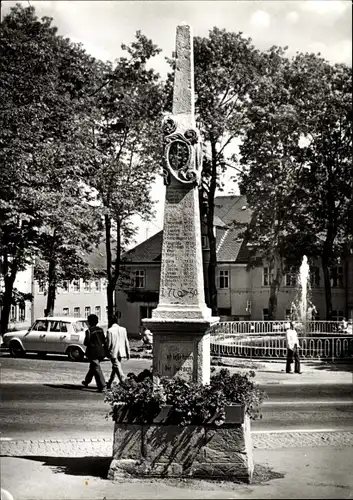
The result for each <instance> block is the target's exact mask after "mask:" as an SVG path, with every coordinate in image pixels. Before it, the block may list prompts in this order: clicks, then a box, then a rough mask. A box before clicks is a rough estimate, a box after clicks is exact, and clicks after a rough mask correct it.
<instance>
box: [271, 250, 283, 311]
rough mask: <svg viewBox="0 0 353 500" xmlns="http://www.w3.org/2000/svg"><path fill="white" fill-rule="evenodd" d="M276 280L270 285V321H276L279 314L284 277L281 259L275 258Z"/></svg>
mask: <svg viewBox="0 0 353 500" xmlns="http://www.w3.org/2000/svg"><path fill="white" fill-rule="evenodd" d="M271 267H272V266H270V277H271ZM273 268H274V271H275V273H274V278H273V280H271V283H270V296H269V299H268V319H269V320H275V319H276V314H277V297H278V291H279V289H280V286H281V281H282V277H283V270H282V261H281V259H280V258H279V257H275V258H274V266H273Z"/></svg>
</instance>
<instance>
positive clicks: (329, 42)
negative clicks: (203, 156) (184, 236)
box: [2, 0, 352, 243]
mask: <svg viewBox="0 0 353 500" xmlns="http://www.w3.org/2000/svg"><path fill="white" fill-rule="evenodd" d="M16 3H20V4H22V5H24V6H28V5H33V6H34V7H35V8H36V12H37V15H38V16H39V17H42V16H49V17H52V18H53V24H54V25H55V26H57V28H58V32H59V34H61V35H63V36H67V37H69V38H70V39H71V40H72V41H74V42H81V43H82V44H83V45H84V47H85V48H86V50H87V52H89V53H90V54H91V55H92V56H94V57H96V58H98V59H102V60H111V61H114V60H115V59H116V58H118V57H120V56H121V55H122V54H123V51H122V50H121V44H122V43H125V44H129V43H130V42H132V41H133V39H134V36H135V33H136V31H138V30H141V32H142V33H143V34H144V35H146V36H148V37H149V38H151V39H152V40H153V42H154V43H155V44H157V45H158V46H159V47H160V48H161V49H162V53H161V54H160V55H159V56H157V57H156V58H155V59H154V61H153V67H154V68H155V69H156V70H157V71H158V72H159V73H160V74H161V76H162V77H165V76H166V74H167V71H168V65H167V63H166V61H165V59H164V58H165V57H171V55H172V51H173V50H174V45H175V30H176V26H177V25H178V24H181V23H182V22H186V23H187V24H190V25H191V26H192V30H193V34H194V36H207V35H208V32H209V30H211V29H212V28H213V27H214V26H216V27H218V28H221V29H222V28H225V29H226V30H228V31H233V32H236V33H237V32H239V31H241V32H243V35H244V36H246V37H250V38H251V39H252V43H253V44H254V45H255V46H256V47H257V48H259V49H261V50H266V49H269V48H270V47H271V46H273V45H278V46H282V47H284V46H288V55H294V54H295V53H296V52H297V51H299V52H315V53H320V54H321V56H322V57H324V58H325V59H327V60H328V61H330V62H331V63H345V64H348V65H350V66H351V65H352V5H351V2H350V1H346V0H290V1H289V0H288V1H287V0H271V1H268V0H264V1H262V0H245V1H241V0H229V1H217V0H212V1H203V0H198V1H188V0H183V1H173V0H160V1H148V0H144V1H137V0H135V1H126V0H115V1H113V0H99V1H93V0H92V1H86V0H80V1H66V0H57V1H32V0H26V1H17V2H15V1H8V0H5V1H3V2H2V17H3V16H4V15H5V14H6V13H7V12H8V11H9V9H10V7H11V6H12V5H15V4H16ZM232 175H233V172H228V173H227V174H226V179H225V180H226V181H228V182H227V186H228V190H227V191H225V193H224V194H227V193H228V192H229V193H230V192H235V193H236V192H237V187H236V184H234V183H233V182H229V179H230V177H231V176H232ZM164 195H165V188H164V186H163V182H162V178H161V177H160V178H159V179H158V181H157V182H156V183H155V185H154V186H153V190H152V196H153V198H154V199H155V200H156V201H157V204H156V210H157V214H156V217H155V219H154V220H153V222H151V223H149V224H148V225H141V227H140V229H139V233H138V235H137V239H136V242H137V243H140V242H141V241H143V240H144V239H146V237H150V236H152V235H153V234H154V233H156V232H157V231H159V230H161V229H162V227H163V202H164Z"/></svg>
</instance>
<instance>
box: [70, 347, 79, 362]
mask: <svg viewBox="0 0 353 500" xmlns="http://www.w3.org/2000/svg"><path fill="white" fill-rule="evenodd" d="M67 355H68V356H69V359H71V361H82V360H83V352H82V351H81V349H80V348H79V347H70V348H69V349H68V350H67Z"/></svg>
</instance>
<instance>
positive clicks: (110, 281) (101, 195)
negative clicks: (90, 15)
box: [89, 32, 164, 323]
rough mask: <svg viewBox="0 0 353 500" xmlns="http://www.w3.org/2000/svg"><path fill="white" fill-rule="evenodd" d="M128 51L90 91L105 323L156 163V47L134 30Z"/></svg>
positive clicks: (92, 180)
mask: <svg viewBox="0 0 353 500" xmlns="http://www.w3.org/2000/svg"><path fill="white" fill-rule="evenodd" d="M122 48H123V49H125V50H126V51H127V53H128V55H129V57H128V58H125V57H121V58H120V59H119V60H118V61H117V63H116V66H115V67H113V66H112V65H111V64H107V65H106V66H105V68H104V72H103V75H102V83H101V85H100V86H99V87H98V88H97V90H96V91H95V92H94V97H95V107H94V115H93V117H94V122H93V123H92V134H91V138H90V146H91V158H90V160H89V162H90V176H89V185H90V186H91V187H92V188H93V189H94V190H95V193H96V197H97V200H98V203H99V210H100V211H101V214H102V218H103V221H104V231H105V245H106V259H107V263H106V264H107V266H106V273H107V275H106V277H107V305H108V322H109V323H110V322H111V318H112V315H113V313H114V293H115V289H116V286H117V284H118V283H119V279H121V275H122V254H123V252H124V250H125V249H126V245H127V243H129V242H130V241H131V238H133V235H134V234H135V231H136V227H135V224H134V217H136V216H141V217H142V218H144V219H148V218H149V217H150V216H151V215H152V213H153V203H152V200H151V196H150V187H151V184H152V182H153V181H154V179H155V175H156V173H157V171H158V170H159V169H160V166H161V153H162V149H161V141H160V137H162V133H161V128H160V124H161V120H162V108H163V98H164V97H163V96H164V94H163V88H162V85H161V84H160V83H159V75H158V74H156V73H155V72H154V71H153V70H149V69H147V68H146V63H147V61H148V60H149V59H150V58H151V57H153V56H154V55H155V54H157V53H158V52H159V49H157V47H156V46H155V45H154V44H153V43H152V41H151V40H149V39H147V38H146V37H145V36H144V35H142V34H141V33H140V32H137V33H136V40H135V41H134V42H133V43H132V44H131V45H130V46H126V45H123V46H122Z"/></svg>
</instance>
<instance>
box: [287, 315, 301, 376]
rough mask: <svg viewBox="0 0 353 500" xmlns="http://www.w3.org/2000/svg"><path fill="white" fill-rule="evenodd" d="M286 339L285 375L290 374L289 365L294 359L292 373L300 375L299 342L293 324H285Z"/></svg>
mask: <svg viewBox="0 0 353 500" xmlns="http://www.w3.org/2000/svg"><path fill="white" fill-rule="evenodd" d="M285 328H286V338H287V364H286V373H291V364H292V363H293V358H294V373H301V371H300V358H299V348H300V346H299V340H298V334H297V331H296V329H295V328H294V325H293V322H292V321H291V322H290V323H286V324H285Z"/></svg>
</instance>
